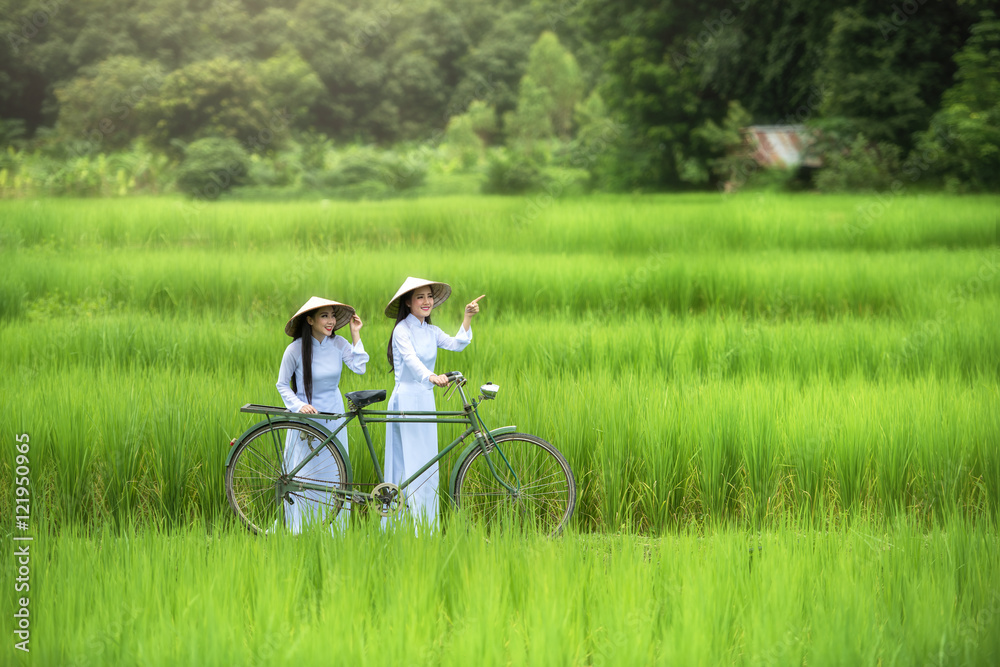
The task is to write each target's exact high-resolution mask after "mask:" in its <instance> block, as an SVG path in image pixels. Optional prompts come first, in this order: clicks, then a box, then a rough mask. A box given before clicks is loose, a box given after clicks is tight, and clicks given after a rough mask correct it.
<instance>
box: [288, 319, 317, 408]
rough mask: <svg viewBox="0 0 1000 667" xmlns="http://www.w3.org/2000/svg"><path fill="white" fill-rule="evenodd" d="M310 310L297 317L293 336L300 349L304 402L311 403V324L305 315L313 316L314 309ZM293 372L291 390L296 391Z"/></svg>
mask: <svg viewBox="0 0 1000 667" xmlns="http://www.w3.org/2000/svg"><path fill="white" fill-rule="evenodd" d="M317 310H319V308H317V309H316V310H310V311H309V312H308V313H302V315H301V317H299V328H298V330H297V331H296V332H295V337H296V338H298V339H299V341H300V342H299V345H301V346H302V347H301V349H302V384H303V385H305V387H304V389H305V392H306V403H310V404H311V403H312V401H313V346H312V340H311V339H312V325H311V324H309V321H308V320H307V319H306V318H307V317H315V314H316V311H317ZM295 384H296V383H295V373H292V391H294V392H296V393H298V388H297V387H296V386H295Z"/></svg>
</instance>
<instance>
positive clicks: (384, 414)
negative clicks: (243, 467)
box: [226, 378, 521, 502]
mask: <svg viewBox="0 0 1000 667" xmlns="http://www.w3.org/2000/svg"><path fill="white" fill-rule="evenodd" d="M464 384H465V379H464V378H459V379H458V380H456V382H455V387H456V388H457V389H458V392H459V395H460V396H461V398H462V404H463V406H464V409H463V410H461V411H449V410H442V411H433V412H394V411H387V410H366V409H364V408H358V409H355V410H350V411H348V412H346V413H344V414H337V413H317V414H315V415H304V414H303V413H300V412H289V411H288V410H286V409H284V408H277V407H271V406H266V405H255V404H247V405H244V406H243V407H242V408H240V411H241V412H251V413H257V414H264V415H265V416H266V419H267V422H268V425H273V424H278V423H281V422H289V421H291V422H299V423H305V424H310V425H312V426H314V427H316V428H317V429H318V430H320V431H321V432H326V431H327V428H326V426H325V425H324V424H322V423H321V422H319V421H317V420H328V419H343V420H344V421H343V423H342V424H341V425H340V426H339V427H337V429H335V430H334V431H332V432H330V433H329V435H328V436H327V437H326V438H325V439H324V440H323V441H322V443H321V444H320V445H319V446H318V447H316V448H315V449H313V450H312V451H311V452H310V453H309V455H308V456H306V457H305V458H304V459H302V461H300V462H299V463H298V465H296V466H295V468H293V469H292V470H288V471H286V472H285V474H284V475H283V477H284V478H287V479H289V480H291V479H292V478H294V477H295V475H296V474H297V473H298V472H299V470H301V469H302V468H303V467H304V466H305V465H306V464H307V463H308V462H309V461H310V460H312V459H313V458H314V457H315V456H317V455H318V454H319V452H320V451H322V450H323V448H324V447H325V446H326V445H328V444H330V443H331V441H332V442H333V446H334V447H336V448H337V449H338V450H339V451H340V452H341V454H342V456H343V458H344V461H345V464H346V465H347V466H348V477H351V476H352V475H351V463H350V457H349V455H348V452H346V451H345V450H344V447H343V446H342V445H341V443H340V441H339V440H337V439H336V436H337V434H338V433H340V432H341V431H343V430H344V429H346V428H347V425H348V424H350V423H351V422H352V421H353V420H354V419H357V420H358V425H359V426H360V427H361V432H362V433H363V434H364V438H365V444H366V445H367V447H368V453H369V455H370V457H371V461H372V466H373V468H374V470H375V474H376V476H377V477H378V481H379V483H384V482H385V481H386V480H385V479H384V478H383V476H382V471H381V469H380V468H379V465H378V456H377V454H376V453H375V447H374V445H373V444H372V438H371V434H370V433H369V432H368V424H378V423H385V424H388V423H395V424H466V425H467V427H466V429H465V431H464V432H463V433H462V434H461V435H459V436H458V437H457V438H455V439H454V440H452V441H451V443H450V444H449V445H448V446H447V447H445V448H444V449H442V450H441V451H439V452H438V454H437V455H436V456H434V457H433V458H432V459H430V460H429V461H428V462H427V463H425V464H424V465H423V466H422V467H421V468H420V469H419V470H417V471H416V472H415V473H413V474H412V475H411V476H410V477H408V478H407V479H405V480H403V481H402V482H401V483H400V484H399V486H398V488H399V490H400V491H403V490H405V489H406V488H407V487H408V486H409V485H410V484H412V483H413V482H414V481H416V480H417V479H418V478H419V477H420V476H421V475H422V474H424V473H425V472H426V471H427V470H428V469H429V468H430V467H431V466H433V465H434V464H435V463H437V462H438V461H440V460H441V459H442V458H444V457H445V456H447V455H448V454H449V453H451V451H452V450H454V449H455V447H457V446H458V445H459V444H461V443H462V442H464V441H465V439H466V438H468V437H469V436H470V435H474V436H475V440H474V442H473V443H472V445H471V446H470V448H469V449H470V450H471V449H472V448H474V447H477V446H478V447H482V448H483V454H484V457H485V460H486V462H487V466H488V467H489V470H490V472H491V473H492V475H493V476H494V477H495V478H496V480H497V481H498V482H499V483H500V484H501V485H503V487H504V488H506V489H507V490H508V491H509V492H510V493H512V494H516V493H517V491H518V490H517V489H516V488H514V487H512V486H511V485H509V484H508V483H507V482H506V481H504V479H503V478H502V476H501V475H498V474H497V472H496V465H495V464H494V462H493V460H492V459H491V456H490V454H491V453H492V452H494V451H495V452H497V453H499V454H500V459H501V460H502V461H503V465H504V466H505V467H506V470H507V471H509V472H510V474H511V475H512V476H513V479H514V481H515V482H516V484H517V486H518V487H520V485H521V481H520V479H519V478H518V476H517V473H516V472H515V471H514V469H513V468H512V467H511V465H510V462H509V461H508V460H507V457H506V456H504V454H503V452H502V451H501V450H500V449H498V448H497V447H496V444H497V443H496V440H495V436H497V435H500V434H502V433H509V432H513V431H514V430H515V429H516V427H514V426H505V427H501V428H498V429H494V430H493V431H490V430H489V429H487V428H486V425H485V424H484V423H483V421H482V419H481V418H480V416H479V411H478V406H479V401H476V400H473V401H471V402H470V401H469V400H468V398H467V397H466V394H465V390H464V388H463V385H464ZM276 415H280V417H281V418H280V419H274V418H273V417H274V416H276ZM253 428H254V429H255V428H256V426H255V427H253ZM272 433H273V432H272ZM240 439H241V440H242V437H241V438H240ZM273 442H274V446H275V449H276V453H277V455H278V457H279V458H281V457H282V454H283V451H284V443H281V442H278V439H277V437H275V438H273ZM232 451H235V447H234V448H233V450H232ZM232 451H231V452H230V455H231V454H232ZM466 453H468V452H466ZM228 463H229V462H228V460H227V462H226V464H227V465H228ZM347 485H348V486H353V481H350V482H347ZM289 491H293V492H302V491H321V492H323V493H328V494H330V495H332V496H334V497H338V498H340V499H342V500H344V501H345V502H347V501H354V502H363V501H368V500H372V499H373V495H372V494H371V493H365V492H361V491H355V490H352V489H349V488H337V487H333V486H330V485H329V484H320V483H312V482H306V481H299V480H296V481H289V482H286V483H284V484H280V483H279V484H278V486H277V487H276V488H275V494H276V497H277V498H279V499H280V498H282V497H283V496H284V495H285V493H286V492H289Z"/></svg>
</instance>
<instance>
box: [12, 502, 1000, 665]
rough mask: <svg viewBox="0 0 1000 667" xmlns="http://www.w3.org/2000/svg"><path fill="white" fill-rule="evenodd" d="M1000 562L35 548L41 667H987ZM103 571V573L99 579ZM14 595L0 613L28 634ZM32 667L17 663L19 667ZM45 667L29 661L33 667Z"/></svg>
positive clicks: (241, 543)
mask: <svg viewBox="0 0 1000 667" xmlns="http://www.w3.org/2000/svg"><path fill="white" fill-rule="evenodd" d="M998 547H1000V544H998V542H997V537H996V534H995V532H992V531H987V530H984V529H983V528H982V527H981V526H977V525H975V524H970V523H967V522H965V521H962V520H959V519H953V520H949V521H947V522H945V523H944V524H942V525H941V526H940V527H938V528H932V529H931V530H929V531H927V530H925V529H924V528H922V527H920V526H916V525H914V524H913V523H911V522H908V521H905V520H896V521H892V522H890V523H889V524H888V525H882V524H879V523H869V522H866V521H864V520H859V521H857V522H856V523H854V524H853V525H851V526H849V527H847V526H845V527H840V528H834V529H832V530H829V531H810V532H801V531H798V530H796V529H794V528H792V527H789V526H785V525H782V526H777V527H775V528H774V529H772V530H768V531H763V532H760V533H758V534H755V535H754V536H753V537H751V538H748V535H747V534H746V533H745V532H743V531H741V530H732V529H721V528H720V529H717V530H714V531H711V532H709V533H708V534H704V535H699V534H694V533H688V532H683V531H682V532H680V533H679V534H676V535H672V536H668V537H664V538H658V539H650V538H642V537H638V536H635V535H632V534H627V533H626V534H623V535H619V536H615V537H593V536H586V535H580V534H578V533H576V532H574V531H571V532H570V533H569V534H567V535H566V536H565V537H564V538H563V539H562V540H558V541H549V540H545V539H540V538H531V537H524V536H514V535H510V534H508V535H499V536H497V535H494V536H492V537H491V539H490V540H486V539H484V537H483V536H482V535H481V534H479V533H478V532H476V531H475V530H470V529H468V528H466V527H464V526H459V525H457V524H453V525H452V527H451V529H449V530H448V531H447V532H446V533H445V534H444V535H439V536H436V537H435V538H434V539H426V538H418V537H415V536H413V535H412V534H410V533H409V532H407V531H400V532H395V533H383V532H381V531H380V530H379V529H378V527H377V524H369V525H366V526H364V527H358V528H355V529H353V530H352V531H351V533H350V536H349V538H343V537H341V538H338V539H330V537H329V534H328V533H321V532H307V533H305V534H303V535H301V536H298V537H291V536H270V537H268V538H266V539H248V538H247V536H246V535H245V534H244V533H242V532H239V531H227V530H220V531H215V532H214V533H213V534H212V535H210V536H206V535H205V533H204V531H203V530H201V529H199V528H185V529H180V530H176V531H173V532H172V533H171V534H169V535H163V534H160V533H156V532H151V531H136V530H134V529H133V528H131V527H128V526H126V527H125V528H124V529H123V530H121V531H118V532H116V531H112V530H107V529H105V530H101V531H98V532H97V533H96V534H91V535H79V534H75V533H74V532H73V531H68V532H67V533H66V534H64V535H63V536H61V537H60V538H58V539H55V538H51V539H44V540H39V541H38V542H37V543H35V545H34V548H35V549H36V551H35V552H34V558H33V560H32V563H33V566H34V568H35V569H34V574H33V577H34V579H33V585H32V598H31V609H32V614H33V626H32V629H33V635H32V636H33V644H32V647H33V653H32V655H31V656H30V657H31V659H32V661H33V663H36V664H62V665H77V666H80V667H83V666H85V665H106V664H115V665H138V664H142V665H161V664H162V665H173V664H181V663H183V664H189V663H197V664H200V665H216V664H240V665H261V666H263V665H285V664H289V663H295V664H313V663H319V662H325V661H329V660H330V659H331V657H332V658H333V659H334V660H335V661H336V662H338V663H340V662H343V663H345V664H375V663H377V664H393V663H404V664H415V665H431V664H433V665H468V664H482V665H501V664H502V665H539V664H545V665H550V664H551V665H563V664H564V665H579V664H593V665H633V664H650V665H661V664H662V665H668V664H733V665H757V664H774V665H800V664H809V665H819V666H822V665H843V664H852V665H883V664H888V663H891V662H897V663H899V664H942V663H943V664H954V665H989V664H995V662H996V660H997V659H998V657H1000V639H998V638H1000V596H998V593H997V591H998V590H1000V556H998V554H1000V549H998ZM93 573H100V575H101V576H99V577H97V576H93ZM11 600H12V596H9V595H5V596H2V597H0V611H2V613H3V614H4V615H5V616H6V617H8V618H10V617H11V614H12V613H13V609H12V607H11V605H12V602H11ZM13 660H14V663H15V664H17V660H18V659H17V658H14V659H13ZM25 664H27V663H25Z"/></svg>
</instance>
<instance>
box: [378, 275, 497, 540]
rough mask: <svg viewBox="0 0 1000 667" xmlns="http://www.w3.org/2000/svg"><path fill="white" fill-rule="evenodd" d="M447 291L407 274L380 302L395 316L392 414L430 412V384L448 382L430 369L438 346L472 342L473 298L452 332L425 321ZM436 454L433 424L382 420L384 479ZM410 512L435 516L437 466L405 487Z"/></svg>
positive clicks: (421, 517)
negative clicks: (386, 300)
mask: <svg viewBox="0 0 1000 667" xmlns="http://www.w3.org/2000/svg"><path fill="white" fill-rule="evenodd" d="M450 294H451V287H449V286H448V285H447V284H445V283H436V282H432V281H429V280H421V279H419V278H407V279H406V282H404V283H403V286H402V287H400V289H399V291H397V292H396V296H394V297H393V299H392V300H391V301H390V302H389V305H388V306H386V311H385V312H386V315H388V316H389V317H394V318H395V319H396V326H395V328H394V329H393V332H392V339H391V340H390V342H389V349H388V350H387V356H388V359H389V364H390V365H391V366H392V369H393V372H394V373H395V379H396V384H395V386H394V387H393V390H392V395H391V396H390V397H389V403H388V407H387V409H388V410H390V411H393V412H397V411H398V412H433V411H434V409H435V406H434V391H433V390H434V387H435V386H437V387H444V386H447V385H448V378H447V377H445V376H444V375H436V374H435V373H434V363H435V361H436V360H437V351H438V348H441V349H444V350H451V351H455V352H457V351H460V350H463V349H465V347H466V346H467V345H468V344H469V343H470V342H472V328H471V323H472V317H473V316H474V315H476V314H477V313H478V312H479V304H478V301H479V299H482V298H483V297H482V296H480V297H479V298H477V299H475V300H474V301H472V302H471V303H469V305H467V306H466V307H465V317H464V319H463V321H462V326H461V328H460V329H459V330H458V333H457V334H455V335H454V336H448V335H447V334H445V333H444V332H443V331H442V330H441V329H440V328H438V327H436V326H434V325H433V324H431V323H430V314H431V310H433V309H434V307H435V306H438V305H440V304H441V303H442V302H443V301H444V300H445V299H447V298H448V296H449V295H450ZM437 454H438V439H437V424H394V423H393V422H391V421H390V422H388V423H387V424H386V434H385V470H384V473H385V474H384V479H385V481H386V482H390V483H393V484H400V483H402V482H403V481H405V480H406V479H408V478H409V477H410V476H412V475H413V474H414V473H416V472H417V471H418V470H419V469H420V468H421V467H423V466H424V465H425V464H426V463H427V462H428V461H430V460H431V459H432V458H434V457H435V456H437ZM405 493H406V500H407V506H408V508H409V510H410V512H411V514H412V516H413V517H414V518H415V519H416V520H417V521H418V522H420V523H421V524H423V525H427V526H429V527H434V526H436V525H437V519H438V465H437V464H436V463H435V464H434V465H432V466H431V467H430V468H428V469H427V470H426V471H424V473H423V474H422V475H421V476H420V477H419V478H417V479H416V480H415V481H413V482H411V483H410V485H409V486H408V487H407V488H406V490H405Z"/></svg>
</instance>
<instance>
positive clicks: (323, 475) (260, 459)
mask: <svg viewBox="0 0 1000 667" xmlns="http://www.w3.org/2000/svg"><path fill="white" fill-rule="evenodd" d="M327 437H328V436H327V435H326V434H324V433H323V432H322V431H321V430H319V429H318V428H316V427H315V426H312V425H310V424H302V423H297V422H276V423H270V424H262V425H261V426H260V428H258V429H256V430H254V431H253V432H251V433H250V434H249V435H247V436H246V437H245V438H244V439H243V440H242V441H241V442H240V443H239V444H238V445H236V447H237V449H236V451H235V452H234V453H233V458H232V460H231V461H230V462H229V465H228V466H227V467H226V497H227V498H228V499H229V505H230V506H231V507H232V508H233V511H234V512H236V515H237V516H238V517H239V518H240V520H242V521H243V523H245V524H246V526H247V528H249V529H250V530H251V531H253V532H254V533H256V534H258V535H260V534H263V533H270V532H275V531H277V530H279V529H282V530H283V529H286V528H287V529H289V530H292V531H293V532H299V530H301V528H302V526H303V524H304V523H306V522H309V521H319V522H322V523H324V524H330V523H332V522H333V520H334V519H335V518H336V517H337V515H338V514H339V513H340V510H341V508H342V507H343V505H344V501H343V498H342V497H341V496H339V495H337V494H335V493H333V491H334V490H335V489H346V488H347V486H348V484H349V483H350V480H349V479H347V466H346V465H345V464H344V460H343V457H342V456H341V455H340V451H339V450H338V449H337V447H336V446H335V445H334V444H333V442H332V441H330V442H328V443H327V444H326V445H323V441H325V440H326V439H327ZM321 446H322V447H321ZM320 447H321V451H319V452H318V453H316V454H315V455H314V456H313V457H312V458H311V459H309V460H308V461H307V462H306V463H305V465H303V466H302V468H301V469H300V470H299V471H298V472H297V473H296V474H295V475H291V474H289V473H290V471H291V470H293V469H294V468H295V467H296V466H297V465H298V464H299V463H300V462H301V461H302V460H303V459H305V457H306V456H309V454H310V453H312V452H313V451H315V450H316V449H317V448H320ZM298 484H310V485H314V486H320V487H322V489H301V488H298V487H297V485H298Z"/></svg>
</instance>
